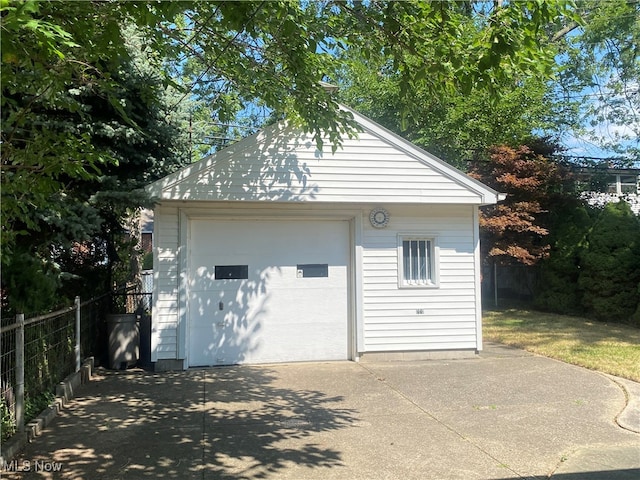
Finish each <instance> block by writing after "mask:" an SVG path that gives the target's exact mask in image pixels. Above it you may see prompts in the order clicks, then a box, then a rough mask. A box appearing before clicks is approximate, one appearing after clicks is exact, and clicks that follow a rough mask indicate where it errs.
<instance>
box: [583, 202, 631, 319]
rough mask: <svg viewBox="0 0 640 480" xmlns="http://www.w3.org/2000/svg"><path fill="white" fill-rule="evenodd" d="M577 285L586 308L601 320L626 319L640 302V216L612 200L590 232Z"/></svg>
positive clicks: (624, 204)
mask: <svg viewBox="0 0 640 480" xmlns="http://www.w3.org/2000/svg"><path fill="white" fill-rule="evenodd" d="M586 242H587V248H586V249H584V250H583V253H582V255H581V258H580V275H579V277H578V285H579V287H580V289H581V290H582V292H583V296H582V304H583V307H584V308H585V310H586V311H587V312H588V313H589V314H591V315H593V316H594V317H595V318H598V319H600V320H608V321H618V322H627V321H631V318H632V316H633V315H634V313H635V312H636V311H637V309H638V304H639V303H640V290H638V285H640V218H638V217H637V216H635V215H634V214H633V212H632V211H631V208H630V207H629V205H628V204H627V203H626V202H624V201H620V202H618V203H610V204H608V205H606V206H605V208H604V209H603V210H602V211H601V212H600V214H599V215H598V218H597V219H596V221H595V223H594V224H593V227H592V228H591V230H590V232H589V233H588V235H587V239H586Z"/></svg>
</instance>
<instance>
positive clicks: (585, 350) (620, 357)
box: [483, 308, 640, 382]
mask: <svg viewBox="0 0 640 480" xmlns="http://www.w3.org/2000/svg"><path fill="white" fill-rule="evenodd" d="M483 323H484V328H483V334H484V338H485V340H488V341H493V342H498V343H503V344H505V345H511V346H514V347H519V348H522V349H524V350H527V351H529V352H533V353H537V354H539V355H544V356H545V357H551V358H555V359H558V360H562V361H564V362H568V363H572V364H574V365H580V366H582V367H586V368H590V369H592V370H598V371H600V372H604V373H609V374H612V375H617V376H619V377H624V378H628V379H630V380H635V381H636V382H640V328H634V327H630V326H627V325H621V324H616V323H604V322H598V321H595V320H587V319H585V318H580V317H570V316H567V315H557V314H553V313H544V312H536V311H532V310H524V309H515V308H514V309H504V310H488V311H485V312H484V314H483Z"/></svg>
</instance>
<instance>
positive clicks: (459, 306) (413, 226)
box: [363, 206, 479, 352]
mask: <svg viewBox="0 0 640 480" xmlns="http://www.w3.org/2000/svg"><path fill="white" fill-rule="evenodd" d="M389 212H390V215H391V220H390V222H389V226H388V227H387V228H385V229H374V228H373V227H370V226H368V225H365V228H364V235H363V236H364V245H363V246H364V249H363V250H364V258H363V296H364V308H363V310H364V313H363V315H364V345H365V351H367V352H376V351H379V352H385V351H410V350H444V349H474V348H476V340H477V339H476V334H477V324H476V294H479V292H476V283H475V267H474V238H473V223H472V221H473V210H472V207H454V206H447V207H439V208H432V207H400V206H398V207H395V208H390V209H389ZM409 231H410V232H413V234H412V235H410V236H407V237H406V238H419V237H418V236H417V235H416V234H415V232H419V231H423V232H425V233H426V234H428V236H427V237H425V239H427V238H429V239H433V238H435V235H434V234H436V233H437V244H438V251H439V253H438V259H439V260H438V269H437V270H438V287H439V288H437V289H433V288H431V289H429V288H426V289H425V288H418V289H416V288H402V287H401V286H400V285H399V284H398V277H399V275H402V272H401V270H402V265H401V263H400V262H399V259H398V238H404V236H403V234H402V232H409ZM398 232H400V234H399V233H398Z"/></svg>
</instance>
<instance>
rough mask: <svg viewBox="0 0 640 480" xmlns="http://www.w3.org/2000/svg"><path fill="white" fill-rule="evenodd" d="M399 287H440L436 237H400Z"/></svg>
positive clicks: (411, 235)
mask: <svg viewBox="0 0 640 480" xmlns="http://www.w3.org/2000/svg"><path fill="white" fill-rule="evenodd" d="M398 286H399V287H401V288H404V287H409V288H420V287H421V288H425V287H437V286H438V246H437V238H436V237H435V236H434V235H415V234H399V235H398Z"/></svg>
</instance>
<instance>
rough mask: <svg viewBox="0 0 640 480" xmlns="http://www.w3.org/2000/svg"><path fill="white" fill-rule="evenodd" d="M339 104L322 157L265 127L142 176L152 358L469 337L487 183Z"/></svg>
mask: <svg viewBox="0 0 640 480" xmlns="http://www.w3.org/2000/svg"><path fill="white" fill-rule="evenodd" d="M345 109H346V107H345ZM346 110H348V109H346ZM350 112H351V113H352V114H353V116H354V119H355V120H356V122H357V123H358V125H359V126H360V128H361V130H362V132H361V133H360V134H359V136H358V138H354V139H347V140H344V142H343V145H342V147H341V148H339V149H338V150H337V151H336V152H335V153H328V152H326V151H319V150H318V149H317V148H316V144H315V142H314V141H313V139H312V138H311V136H309V135H307V134H305V133H303V132H302V131H300V130H298V129H296V128H293V127H291V126H288V125H287V124H286V123H280V124H277V125H273V126H270V127H268V128H266V129H265V130H264V131H263V132H260V133H259V134H256V135H254V136H252V137H248V138H246V139H244V140H242V141H240V142H238V143H236V144H234V145H232V146H230V147H228V148H226V149H224V150H222V151H220V152H218V153H216V154H215V155H213V156H210V157H207V158H205V159H203V160H202V161H200V162H198V163H196V164H193V165H189V166H187V167H185V168H183V169H182V170H180V171H178V172H176V173H174V174H172V175H170V176H168V177H166V178H164V179H161V180H159V181H157V182H155V183H154V184H152V185H150V186H149V187H148V190H149V192H150V193H151V194H152V195H153V196H154V197H156V198H157V199H158V200H159V203H158V204H157V206H156V208H155V218H154V230H155V231H154V299H153V301H154V308H153V325H152V331H153V333H152V361H154V362H156V368H157V369H159V370H161V369H165V368H187V367H190V366H201V365H220V364H234V363H265V362H284V361H286V362H288V361H302V360H344V359H355V360H358V359H360V358H365V359H366V358H368V357H370V356H377V357H379V358H380V357H382V358H424V357H430V356H433V355H434V352H435V353H437V354H439V355H451V354H453V355H472V354H474V353H475V352H476V351H478V350H480V349H481V348H482V329H481V305H480V258H479V254H480V253H479V252H480V250H479V238H478V237H479V235H478V207H479V206H480V205H487V204H493V203H496V202H497V201H498V200H499V194H498V193H497V192H495V191H494V190H492V189H490V188H488V187H487V186H485V185H483V184H481V183H479V182H477V181H476V180H473V179H471V178H470V177H468V176H466V175H465V174H463V173H462V172H460V171H458V170H456V169H454V168H453V167H451V166H450V165H448V164H446V163H445V162H443V161H441V160H439V159H437V158H436V157H434V156H432V155H430V154H429V153H427V152H425V151H423V150H421V149H419V148H417V147H415V146H414V145H412V144H410V143H409V142H407V141H405V140H404V139H402V138H400V137H398V136H396V135H395V134H393V133H392V132H390V131H388V130H386V129H384V128H382V127H381V126H379V125H377V124H376V123H374V122H373V121H371V120H369V119H367V118H365V117H363V116H361V115H359V114H357V113H356V112H353V111H350ZM452 352H453V353H452Z"/></svg>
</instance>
